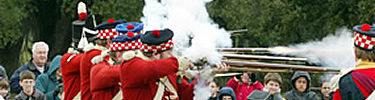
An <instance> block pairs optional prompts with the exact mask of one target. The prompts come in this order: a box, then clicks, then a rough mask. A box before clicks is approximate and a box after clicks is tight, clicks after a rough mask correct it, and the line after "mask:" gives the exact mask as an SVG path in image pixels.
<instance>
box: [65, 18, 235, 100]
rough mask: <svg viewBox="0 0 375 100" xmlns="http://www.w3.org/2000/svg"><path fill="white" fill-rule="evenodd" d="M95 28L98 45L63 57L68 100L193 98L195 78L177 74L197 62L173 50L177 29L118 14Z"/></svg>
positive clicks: (176, 99) (175, 99) (89, 46)
mask: <svg viewBox="0 0 375 100" xmlns="http://www.w3.org/2000/svg"><path fill="white" fill-rule="evenodd" d="M95 29H96V30H97V31H98V35H97V38H96V40H95V45H93V44H90V45H88V46H85V48H83V53H79V52H78V51H76V50H73V49H70V50H69V51H68V53H66V54H64V55H63V57H62V59H61V68H62V69H61V71H62V77H63V79H64V81H63V84H64V91H65V92H64V93H65V94H64V100H72V99H82V100H112V99H124V100H152V99H153V100H180V99H181V100H192V99H193V97H194V96H193V95H194V94H193V91H194V84H195V81H193V82H192V83H188V82H187V81H186V80H185V78H186V77H184V78H182V79H181V78H179V76H180V75H179V74H177V72H182V71H185V70H187V69H188V68H191V67H192V66H193V65H192V63H191V62H190V61H189V60H187V59H185V58H182V57H174V56H173V55H172V48H173V46H174V44H173V42H172V37H173V35H174V34H173V31H172V30H170V29H163V30H151V31H146V32H143V24H142V23H136V22H133V23H127V22H126V21H124V20H113V19H110V20H108V21H107V22H104V23H102V24H100V25H98V26H97V27H95ZM143 33H144V34H143ZM227 67H228V66H226V65H221V66H220V67H219V69H217V71H225V70H227ZM179 79H180V82H177V81H176V80H179Z"/></svg>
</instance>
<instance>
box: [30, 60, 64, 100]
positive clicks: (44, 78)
mask: <svg viewBox="0 0 375 100" xmlns="http://www.w3.org/2000/svg"><path fill="white" fill-rule="evenodd" d="M61 58H62V56H61V55H57V56H55V57H54V58H53V60H52V62H51V64H50V68H49V70H48V71H47V73H43V74H41V75H39V76H38V78H37V79H36V83H35V88H36V89H38V90H39V91H41V92H43V93H44V94H45V95H46V97H47V100H59V99H58V96H57V95H55V94H54V90H55V89H56V86H57V85H58V84H60V83H62V77H61V76H62V75H61V67H60V61H61Z"/></svg>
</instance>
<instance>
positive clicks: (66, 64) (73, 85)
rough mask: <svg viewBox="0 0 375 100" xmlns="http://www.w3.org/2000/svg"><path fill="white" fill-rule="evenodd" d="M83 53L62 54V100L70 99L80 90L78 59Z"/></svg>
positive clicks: (79, 59)
mask: <svg viewBox="0 0 375 100" xmlns="http://www.w3.org/2000/svg"><path fill="white" fill-rule="evenodd" d="M82 55H83V54H73V53H67V54H64V55H63V57H62V58H61V74H62V77H63V79H64V81H63V84H64V92H65V93H64V100H72V99H73V98H74V97H75V96H76V95H77V94H78V92H79V91H80V88H81V84H80V83H81V82H80V81H81V79H80V67H79V65H80V61H81V57H82Z"/></svg>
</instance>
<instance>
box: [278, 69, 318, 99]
mask: <svg viewBox="0 0 375 100" xmlns="http://www.w3.org/2000/svg"><path fill="white" fill-rule="evenodd" d="M310 80H311V78H310V75H309V73H307V72H305V71H297V72H295V73H294V75H293V77H292V87H293V89H292V90H290V91H288V92H287V93H285V95H284V97H285V99H286V100H318V96H317V95H316V93H315V92H313V91H310Z"/></svg>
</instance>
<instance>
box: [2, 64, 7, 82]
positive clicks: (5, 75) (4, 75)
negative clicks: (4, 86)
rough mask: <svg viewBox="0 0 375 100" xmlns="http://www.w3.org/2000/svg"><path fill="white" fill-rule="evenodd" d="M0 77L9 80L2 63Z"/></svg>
mask: <svg viewBox="0 0 375 100" xmlns="http://www.w3.org/2000/svg"><path fill="white" fill-rule="evenodd" d="M0 77H3V78H5V80H8V75H7V72H6V70H5V68H4V67H3V66H1V65H0Z"/></svg>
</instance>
